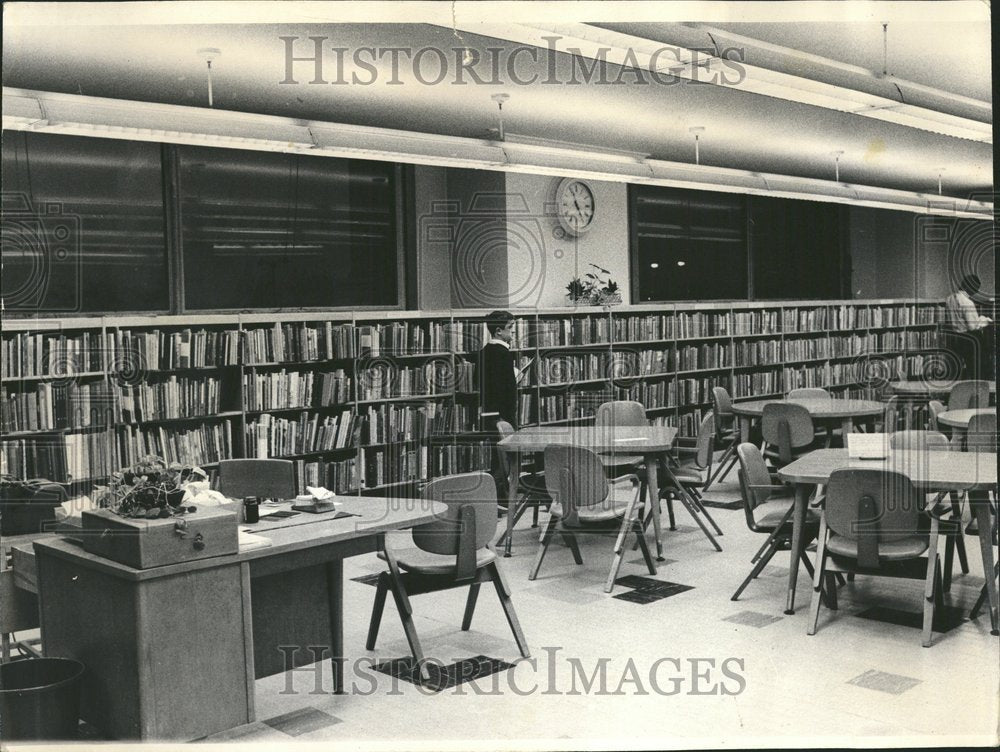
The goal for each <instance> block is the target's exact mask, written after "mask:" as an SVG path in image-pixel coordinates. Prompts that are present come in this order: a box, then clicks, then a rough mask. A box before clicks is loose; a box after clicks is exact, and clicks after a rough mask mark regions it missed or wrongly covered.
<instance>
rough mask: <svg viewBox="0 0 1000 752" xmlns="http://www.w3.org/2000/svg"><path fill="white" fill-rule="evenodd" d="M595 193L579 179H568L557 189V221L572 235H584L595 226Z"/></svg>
mask: <svg viewBox="0 0 1000 752" xmlns="http://www.w3.org/2000/svg"><path fill="white" fill-rule="evenodd" d="M594 209H595V201H594V192H593V191H592V190H591V189H590V186H589V185H587V184H586V183H584V182H583V181H582V180H578V179H577V178H566V179H564V180H562V181H560V183H559V186H558V187H557V188H556V219H558V220H559V225H560V226H561V227H562V228H563V229H564V230H565V231H566V232H568V233H569V234H570V235H582V234H583V233H585V232H586V231H587V230H589V229H590V228H591V227H593V226H594Z"/></svg>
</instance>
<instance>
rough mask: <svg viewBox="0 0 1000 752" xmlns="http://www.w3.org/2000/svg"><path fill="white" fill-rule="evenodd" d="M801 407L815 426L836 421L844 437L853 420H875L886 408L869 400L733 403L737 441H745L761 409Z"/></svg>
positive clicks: (852, 424) (785, 400) (774, 400)
mask: <svg viewBox="0 0 1000 752" xmlns="http://www.w3.org/2000/svg"><path fill="white" fill-rule="evenodd" d="M776 403H777V404H782V405H785V404H788V405H802V407H804V408H805V409H806V410H808V411H809V415H810V417H812V419H813V420H814V421H817V422H828V421H839V422H840V425H841V427H842V428H843V430H844V433H845V434H847V433H850V432H851V431H853V430H854V420H855V419H856V418H871V417H877V416H879V415H882V414H884V413H885V408H886V406H885V405H884V404H883V403H881V402H874V401H872V400H853V399H823V398H820V399H766V400H752V401H750V402H734V403H733V413H734V414H735V415H736V416H737V417H738V418H739V419H740V437H741V439H742V440H743V441H749V438H750V424H751V423H752V422H753V421H754V420H755V419H757V418H760V416H761V415H763V414H764V407H765V406H766V405H773V404H776Z"/></svg>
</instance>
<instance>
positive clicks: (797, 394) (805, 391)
mask: <svg viewBox="0 0 1000 752" xmlns="http://www.w3.org/2000/svg"><path fill="white" fill-rule="evenodd" d="M788 399H833V395H832V394H830V393H829V392H828V391H826V389H820V388H819V387H801V388H799V389H793V390H792V391H790V392H789V393H788Z"/></svg>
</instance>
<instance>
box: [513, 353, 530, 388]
mask: <svg viewBox="0 0 1000 752" xmlns="http://www.w3.org/2000/svg"><path fill="white" fill-rule="evenodd" d="M534 362H535V359H534V358H530V359H529V360H528V362H527V363H525V364H524V365H523V366H521V367H520V368H518V369H517V374H516V375H515V376H514V381H515V382H518V381H520V380H521V379H522V378H524V374H526V373H527V372H528V369H529V368H531V364H532V363H534Z"/></svg>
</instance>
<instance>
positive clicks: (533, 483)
mask: <svg viewBox="0 0 1000 752" xmlns="http://www.w3.org/2000/svg"><path fill="white" fill-rule="evenodd" d="M517 490H518V492H519V493H524V494H531V495H532V496H535V495H539V494H544V495H546V496H548V493H549V492H548V489H547V488H546V486H545V474H544V473H521V477H520V478H518V479H517Z"/></svg>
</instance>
